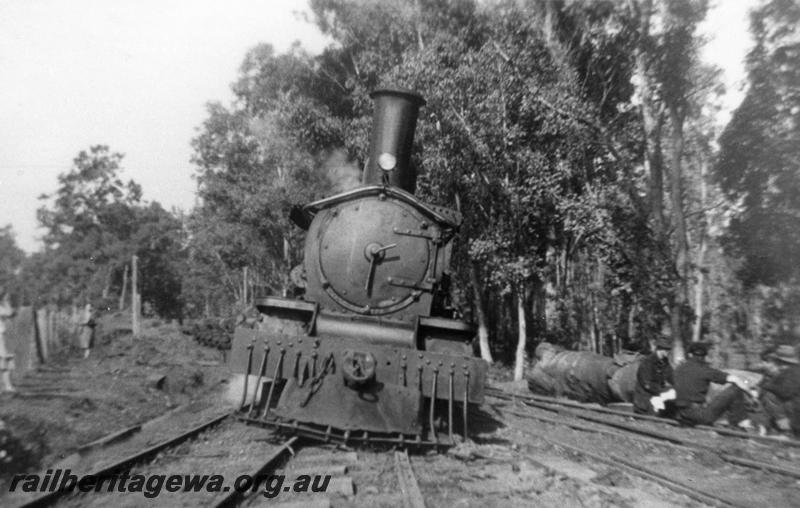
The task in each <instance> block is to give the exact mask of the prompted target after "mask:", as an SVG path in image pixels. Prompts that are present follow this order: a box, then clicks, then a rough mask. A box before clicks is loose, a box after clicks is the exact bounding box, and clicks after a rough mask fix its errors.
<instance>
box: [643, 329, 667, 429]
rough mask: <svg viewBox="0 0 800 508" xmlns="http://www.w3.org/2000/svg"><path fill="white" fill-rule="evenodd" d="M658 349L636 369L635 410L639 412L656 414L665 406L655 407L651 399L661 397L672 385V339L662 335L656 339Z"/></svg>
mask: <svg viewBox="0 0 800 508" xmlns="http://www.w3.org/2000/svg"><path fill="white" fill-rule="evenodd" d="M655 346H656V349H655V351H653V352H652V353H651V354H649V355H647V356H646V357H645V358H644V359H643V360H642V361H641V363H639V368H638V369H637V370H636V388H635V389H634V392H633V410H634V411H635V412H636V413H639V414H651V415H653V414H656V412H657V411H658V410H659V409H663V406H661V407H658V408H655V407H653V402H652V400H651V399H654V398H657V397H660V396H661V394H662V393H664V392H665V391H667V390H668V389H669V387H671V386H672V383H673V380H672V366H671V365H670V364H669V352H670V349H672V341H670V340H669V338H668V337H665V336H663V335H662V336H660V337H659V338H658V339H656V344H655Z"/></svg>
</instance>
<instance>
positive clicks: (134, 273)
mask: <svg viewBox="0 0 800 508" xmlns="http://www.w3.org/2000/svg"><path fill="white" fill-rule="evenodd" d="M138 282H139V257H138V256H136V255H134V256H133V258H132V259H131V327H132V331H133V336H134V337H138V336H139V332H140V331H141V330H140V328H139V326H140V324H139V287H138Z"/></svg>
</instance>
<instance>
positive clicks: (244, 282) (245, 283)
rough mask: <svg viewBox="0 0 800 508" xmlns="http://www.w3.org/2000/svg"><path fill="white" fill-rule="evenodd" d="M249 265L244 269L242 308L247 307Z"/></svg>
mask: <svg viewBox="0 0 800 508" xmlns="http://www.w3.org/2000/svg"><path fill="white" fill-rule="evenodd" d="M247 285H248V284H247V267H246V266H245V267H244V268H243V269H242V309H246V308H247V296H248V295H247V289H248V288H247Z"/></svg>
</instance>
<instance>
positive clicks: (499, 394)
mask: <svg viewBox="0 0 800 508" xmlns="http://www.w3.org/2000/svg"><path fill="white" fill-rule="evenodd" d="M484 393H485V394H486V395H488V396H491V397H495V398H498V399H506V400H511V399H513V398H517V399H521V400H530V401H535V402H543V403H547V404H557V405H559V406H565V407H571V408H575V409H581V410H584V411H591V412H594V413H604V414H612V415H616V416H623V417H626V418H633V419H636V420H644V421H651V422H657V423H662V424H664V425H669V426H672V427H680V426H681V424H680V423H679V422H677V421H675V420H671V419H669V418H661V417H659V416H652V415H642V414H638V413H632V412H629V411H621V410H618V409H610V408H607V407H591V406H587V405H585V404H581V403H579V402H575V401H571V400H563V399H558V398H555V397H547V396H544V395H535V394H517V393H509V392H506V391H503V390H499V389H497V388H486V389H485V392H484ZM692 428H694V429H699V430H708V431H711V432H715V433H717V434H720V435H723V436H728V437H738V438H743V439H751V440H754V441H760V442H762V443H769V444H777V445H781V446H791V447H795V448H800V441H798V440H795V439H781V438H778V437H774V436H759V435H755V434H749V433H747V432H742V431H738V430H732V429H723V428H720V427H713V426H711V425H695V426H694V427H692Z"/></svg>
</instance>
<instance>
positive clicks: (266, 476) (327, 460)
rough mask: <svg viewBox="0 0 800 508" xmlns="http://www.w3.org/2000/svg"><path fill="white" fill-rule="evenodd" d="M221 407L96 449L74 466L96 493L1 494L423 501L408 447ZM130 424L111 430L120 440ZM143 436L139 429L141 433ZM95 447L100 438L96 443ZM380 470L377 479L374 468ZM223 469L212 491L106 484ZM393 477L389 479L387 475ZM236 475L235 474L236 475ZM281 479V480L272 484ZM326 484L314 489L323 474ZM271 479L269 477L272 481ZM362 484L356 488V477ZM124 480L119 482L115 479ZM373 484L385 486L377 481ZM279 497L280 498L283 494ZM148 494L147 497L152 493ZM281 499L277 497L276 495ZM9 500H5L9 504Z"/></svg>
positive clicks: (153, 500) (170, 500) (410, 505)
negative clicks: (257, 419) (118, 448)
mask: <svg viewBox="0 0 800 508" xmlns="http://www.w3.org/2000/svg"><path fill="white" fill-rule="evenodd" d="M229 416H230V415H229V414H223V415H219V416H215V417H213V418H208V419H206V420H204V421H202V422H201V423H199V424H197V425H194V426H192V427H191V428H189V429H186V430H185V431H181V432H178V433H177V434H174V435H172V436H170V437H169V438H167V439H163V440H161V441H159V442H157V443H156V444H153V445H150V446H147V447H145V448H142V449H140V450H138V451H136V452H135V453H129V454H127V455H125V456H123V457H121V458H111V457H110V456H108V457H105V456H104V454H105V453H106V451H105V450H97V449H95V450H94V452H95V453H96V454H99V455H100V457H99V458H97V460H99V462H101V463H102V464H103V465H102V466H101V467H97V468H93V469H88V470H77V471H73V472H72V474H73V475H75V476H77V477H85V476H87V475H92V476H93V477H94V478H95V479H96V481H95V484H96V485H102V488H98V489H96V490H95V491H93V492H91V491H90V492H88V493H82V492H77V489H75V490H72V489H70V490H67V491H59V490H55V491H54V492H48V493H46V494H44V495H38V496H37V497H34V498H31V497H26V498H23V499H22V500H20V499H18V498H17V499H12V500H10V501H9V500H8V499H3V500H0V505H3V506H16V507H19V508H22V507H26V508H27V507H47V506H59V507H69V508H72V507H98V508H99V507H104V506H111V505H114V506H131V507H134V506H142V505H149V504H157V505H160V506H173V507H179V506H186V507H190V506H191V507H194V506H209V507H214V508H229V507H235V506H262V505H263V504H264V503H270V504H274V503H275V502H278V504H279V505H282V506H286V507H299V506H312V507H330V506H404V507H407V508H424V506H425V504H424V501H423V497H422V494H421V491H420V489H419V484H418V483H417V480H416V477H415V475H414V472H413V469H412V467H411V462H410V459H409V456H408V454H407V452H406V451H405V450H403V451H397V450H389V451H388V452H387V450H386V449H383V450H381V451H369V450H365V451H364V452H363V455H362V454H361V453H359V454H356V452H354V451H350V450H347V449H342V448H336V447H332V446H331V445H318V444H312V442H309V441H305V440H302V438H299V437H296V436H295V437H288V438H287V437H285V436H283V437H281V436H280V435H279V434H277V433H271V432H265V431H264V429H262V428H260V427H257V426H250V425H245V424H242V423H241V422H238V421H236V420H235V419H234V418H230V417H229ZM128 433H129V430H128V429H126V432H124V433H120V432H115V433H113V434H110V435H109V436H113V437H114V439H120V437H119V436H120V435H127V434H128ZM140 438H141V436H140ZM95 446H97V445H95ZM376 471H378V472H380V474H379V475H378V476H379V477H380V478H376V477H375V475H374V473H375V472H376ZM209 473H211V474H218V475H220V477H221V478H224V479H225V480H224V485H223V486H222V487H221V488H217V489H215V490H214V491H213V492H212V491H209V490H208V489H206V490H203V489H199V490H189V491H185V490H180V489H179V490H176V491H167V490H166V489H165V490H162V491H160V492H158V493H157V494H155V495H154V496H145V495H143V491H141V490H140V491H138V492H131V491H122V489H120V490H116V489H115V488H113V489H112V488H110V487H109V488H106V486H107V485H108V484H109V482H110V481H112V479H113V481H115V482H117V481H118V479H119V478H120V477H122V475H124V476H125V477H127V478H134V477H135V476H137V475H138V476H142V477H144V478H152V477H155V476H158V475H161V476H164V477H167V478H168V477H170V476H174V475H178V474H183V475H186V474H193V475H207V474H209ZM304 475H305V476H308V477H309V478H313V484H312V488H311V489H310V491H309V489H308V485H306V489H305V490H298V489H297V485H298V481H300V480H299V479H300V478H302V477H303V476H304ZM387 478H388V479H389V480H388V482H387V480H386V479H387ZM234 479H235V481H234ZM276 479H280V485H275V482H276ZM320 479H323V480H322V481H319V483H320V484H321V485H322V486H324V488H320V489H316V486H317V483H318V480H320ZM268 482H272V484H270V485H267V483H268ZM357 483H358V484H361V485H362V487H363V490H362V491H361V492H359V493H358V495H357V494H356V489H355V487H354V485H355V484H357ZM117 485H119V483H117ZM372 485H381V487H380V488H376V487H374V486H372ZM278 496H280V497H278ZM148 497H149V499H148ZM275 498H277V499H275ZM7 502H8V503H9V504H6V503H7Z"/></svg>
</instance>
